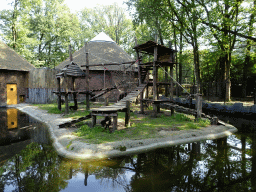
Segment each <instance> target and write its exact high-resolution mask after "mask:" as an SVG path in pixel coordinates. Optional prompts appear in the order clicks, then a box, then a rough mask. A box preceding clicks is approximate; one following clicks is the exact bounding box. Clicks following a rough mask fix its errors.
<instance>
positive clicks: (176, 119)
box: [36, 103, 210, 144]
mask: <svg viewBox="0 0 256 192" xmlns="http://www.w3.org/2000/svg"><path fill="white" fill-rule="evenodd" d="M102 105H103V104H100V103H95V104H94V105H91V108H94V107H100V106H102ZM36 106H38V107H39V108H41V109H44V110H47V111H48V113H55V114H56V113H58V114H59V113H64V111H59V110H58V108H57V104H43V105H36ZM63 108H64V110H65V106H63ZM85 108H86V106H85V105H81V104H80V105H79V109H78V111H75V112H70V113H69V114H67V115H65V117H71V118H74V119H77V118H80V117H84V116H86V115H88V114H89V113H90V111H86V110H85ZM132 110H138V106H134V105H132ZM162 111H165V110H162ZM165 112H166V111H165ZM130 115H131V126H130V127H128V128H124V129H121V130H117V131H115V132H113V133H110V132H109V130H106V129H105V128H103V127H101V126H95V127H94V128H90V127H89V124H90V122H91V119H89V120H86V121H83V122H79V123H77V124H76V126H77V127H79V128H78V129H77V131H76V132H75V133H74V134H75V135H77V136H78V137H80V138H81V139H83V141H85V142H87V143H94V144H99V143H105V142H114V141H118V140H123V139H135V140H136V139H148V138H154V137H159V131H173V130H175V131H179V130H190V129H200V128H202V127H206V126H209V125H210V121H209V120H203V119H199V120H198V121H197V122H195V118H194V116H192V115H186V114H181V113H175V115H174V116H170V115H165V114H161V116H160V117H157V118H152V117H150V115H148V116H145V115H140V114H135V113H133V112H131V114H130ZM97 119H99V118H97ZM124 119H125V113H123V112H119V113H118V120H119V121H124Z"/></svg>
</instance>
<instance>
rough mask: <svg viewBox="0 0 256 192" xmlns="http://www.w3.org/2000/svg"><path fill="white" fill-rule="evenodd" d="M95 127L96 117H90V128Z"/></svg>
mask: <svg viewBox="0 0 256 192" xmlns="http://www.w3.org/2000/svg"><path fill="white" fill-rule="evenodd" d="M95 125H96V115H92V127H94V126H95Z"/></svg>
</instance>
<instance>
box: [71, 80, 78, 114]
mask: <svg viewBox="0 0 256 192" xmlns="http://www.w3.org/2000/svg"><path fill="white" fill-rule="evenodd" d="M75 89H76V84H75V77H72V91H75ZM73 97H74V110H77V108H78V105H77V98H76V93H73Z"/></svg>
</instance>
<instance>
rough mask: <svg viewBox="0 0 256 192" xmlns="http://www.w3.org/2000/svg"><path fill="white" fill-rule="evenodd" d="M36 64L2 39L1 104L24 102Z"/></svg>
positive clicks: (0, 52)
mask: <svg viewBox="0 0 256 192" xmlns="http://www.w3.org/2000/svg"><path fill="white" fill-rule="evenodd" d="M32 69H34V66H33V65H32V64H30V63H29V62H28V61H26V60H25V59H24V58H22V57H21V56H20V55H18V54H17V53H16V52H15V51H14V50H12V49H11V48H10V47H8V46H7V45H6V44H5V43H3V42H1V41H0V92H1V94H0V106H5V105H11V104H17V103H21V102H24V101H25V99H26V98H27V96H28V95H27V88H28V86H29V72H30V71H31V70H32Z"/></svg>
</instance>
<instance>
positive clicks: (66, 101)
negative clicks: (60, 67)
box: [64, 75, 69, 114]
mask: <svg viewBox="0 0 256 192" xmlns="http://www.w3.org/2000/svg"><path fill="white" fill-rule="evenodd" d="M64 78H65V80H66V81H65V83H66V92H65V113H66V114H68V112H69V109H68V77H67V76H66V75H65V76H64Z"/></svg>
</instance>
